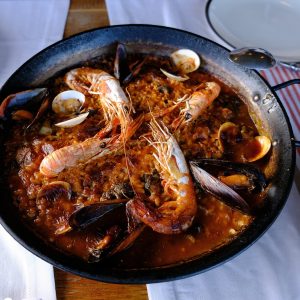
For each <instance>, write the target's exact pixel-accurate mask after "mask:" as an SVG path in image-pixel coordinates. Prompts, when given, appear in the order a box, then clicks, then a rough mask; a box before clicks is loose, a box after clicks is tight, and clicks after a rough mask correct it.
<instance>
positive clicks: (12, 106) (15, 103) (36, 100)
mask: <svg viewBox="0 0 300 300" xmlns="http://www.w3.org/2000/svg"><path fill="white" fill-rule="evenodd" d="M47 95H48V89H47V88H36V89H32V90H26V91H22V92H19V93H16V94H11V95H9V96H7V97H6V98H5V99H4V100H3V101H2V103H1V105H0V118H1V119H5V118H6V117H8V116H9V114H11V113H12V112H13V111H14V112H15V113H13V115H15V116H16V115H17V118H19V119H20V118H22V117H24V118H23V119H29V118H28V116H29V114H32V113H31V112H29V111H27V109H28V108H30V107H34V106H40V103H41V102H42V101H43V100H44V99H45V98H46V97H47ZM24 109H26V112H24ZM18 110H19V112H17V111H18ZM30 119H32V117H31V118H30Z"/></svg>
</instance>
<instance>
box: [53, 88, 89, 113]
mask: <svg viewBox="0 0 300 300" xmlns="http://www.w3.org/2000/svg"><path fill="white" fill-rule="evenodd" d="M84 102H85V96H84V94H82V93H80V92H78V91H74V90H68V91H64V92H62V93H59V94H58V95H57V96H56V97H55V98H54V99H53V101H52V110H53V111H54V112H55V113H56V114H58V115H61V116H68V115H72V114H75V113H78V112H79V111H80V109H81V107H82V106H83V104H84Z"/></svg>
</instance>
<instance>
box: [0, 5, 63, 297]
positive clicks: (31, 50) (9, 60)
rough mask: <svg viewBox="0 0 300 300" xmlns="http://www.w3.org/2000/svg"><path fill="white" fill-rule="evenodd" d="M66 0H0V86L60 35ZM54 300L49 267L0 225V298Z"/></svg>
mask: <svg viewBox="0 0 300 300" xmlns="http://www.w3.org/2000/svg"><path fill="white" fill-rule="evenodd" d="M68 8H69V0H1V1H0V66H1V71H0V87H1V86H2V85H3V83H4V82H5V81H6V80H7V79H8V77H9V76H10V75H11V74H12V73H13V72H14V71H15V70H16V69H17V68H18V67H19V66H21V64H23V63H24V62H25V61H26V60H27V59H28V58H30V57H31V56H32V55H34V54H35V53H37V52H38V51H40V50H42V49H43V48H45V47H46V46H48V45H50V44H52V43H54V42H56V41H58V40H60V39H61V38H62V36H63V32H64V27H65V22H66V17H67V12H68ZM2 299H12V300H21V299H23V300H24V299H26V300H41V299H42V300H55V299H56V293H55V282H54V276H53V267H52V266H51V265H49V264H48V263H46V262H44V261H42V260H41V259H39V258H37V257H36V256H34V255H32V254H31V253H30V252H28V251H27V250H25V249H24V248H23V247H22V246H20V245H19V244H18V243H17V242H16V241H14V240H13V238H12V237H11V236H10V235H9V234H8V233H7V232H6V231H5V230H4V229H3V227H2V226H1V225H0V300H2Z"/></svg>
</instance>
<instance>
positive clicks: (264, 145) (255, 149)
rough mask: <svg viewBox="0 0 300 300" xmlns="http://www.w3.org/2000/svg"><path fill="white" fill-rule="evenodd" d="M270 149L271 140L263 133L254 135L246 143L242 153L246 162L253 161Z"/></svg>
mask: <svg viewBox="0 0 300 300" xmlns="http://www.w3.org/2000/svg"><path fill="white" fill-rule="evenodd" d="M270 149H271V140H270V139H269V138H268V137H266V136H263V135H259V136H256V137H255V138H254V139H253V140H251V141H249V142H248V143H247V147H246V153H245V154H244V156H245V158H246V160H247V161H248V162H253V161H256V160H259V159H261V158H263V157H264V156H265V155H266V154H267V153H268V152H269V150H270Z"/></svg>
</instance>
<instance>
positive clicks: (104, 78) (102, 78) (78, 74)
mask: <svg viewBox="0 0 300 300" xmlns="http://www.w3.org/2000/svg"><path fill="white" fill-rule="evenodd" d="M65 82H66V84H67V85H68V86H69V87H70V88H72V89H74V90H77V91H80V92H82V93H84V94H85V95H89V94H95V95H99V102H100V105H101V107H102V110H103V113H104V117H105V119H106V121H107V122H108V123H109V122H113V121H114V119H115V118H117V119H118V120H119V122H120V125H121V129H122V130H123V131H125V130H126V128H127V125H128V122H129V121H130V120H131V118H130V111H131V110H132V106H131V103H130V102H129V100H128V98H127V97H126V95H125V93H124V91H123V90H122V88H121V86H120V83H119V81H118V80H117V79H116V78H115V77H113V76H111V75H110V74H108V73H107V72H105V71H102V70H100V69H92V68H86V67H82V68H77V69H73V70H71V71H69V72H68V73H67V74H66V75H65Z"/></svg>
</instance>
